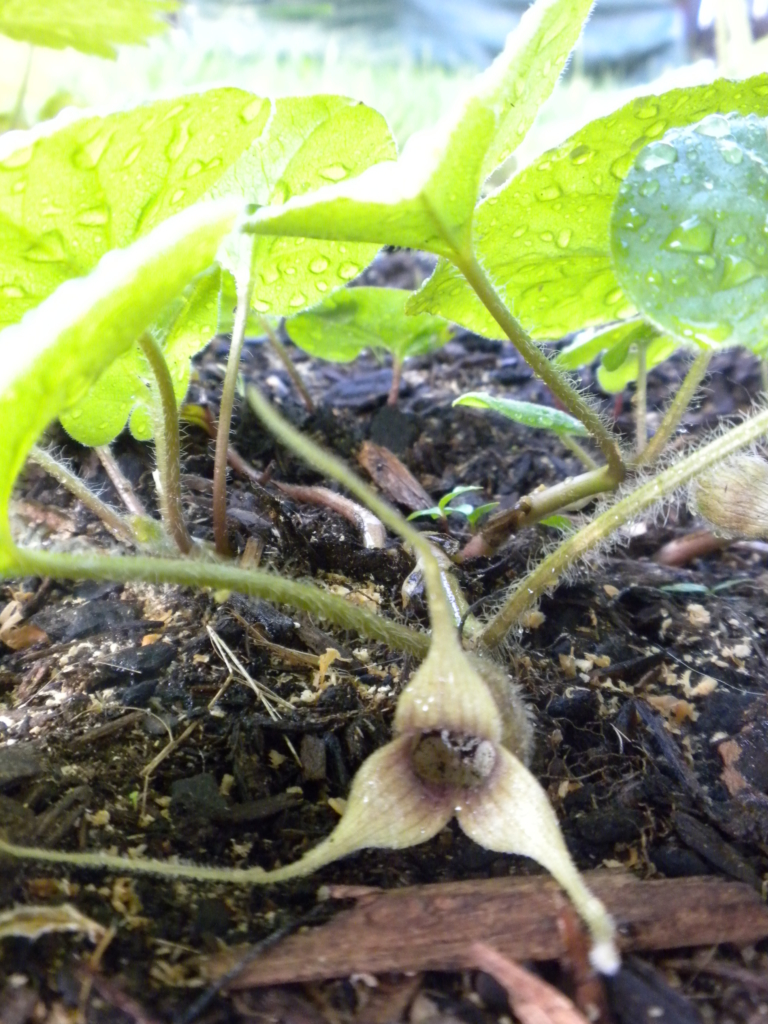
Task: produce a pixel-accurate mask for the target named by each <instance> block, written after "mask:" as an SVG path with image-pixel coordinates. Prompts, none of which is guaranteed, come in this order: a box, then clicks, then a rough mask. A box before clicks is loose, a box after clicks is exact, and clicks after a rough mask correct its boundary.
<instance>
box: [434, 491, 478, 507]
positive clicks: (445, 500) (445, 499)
mask: <svg viewBox="0 0 768 1024" xmlns="http://www.w3.org/2000/svg"><path fill="white" fill-rule="evenodd" d="M468 491H482V487H478V486H477V484H470V485H469V486H466V485H464V484H462V485H460V486H459V487H454V489H453V490H452V491H449V492H448V493H447V494H444V495H443V496H442V498H441V499H440V501H438V503H437V507H438V508H439V509H440V510H441V511H442V512H445V511H446V506H448V505H450V504H451V502H452V501H453V499H454V498H458V497H459V496H460V495H462V494H467V492H468ZM474 507H475V506H474V505H456V506H454V507H453V509H452V510H451V511H453V512H458V511H459V510H460V509H462V508H469V509H470V510H471V509H473V508H474Z"/></svg>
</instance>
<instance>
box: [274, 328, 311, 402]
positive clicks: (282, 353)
mask: <svg viewBox="0 0 768 1024" xmlns="http://www.w3.org/2000/svg"><path fill="white" fill-rule="evenodd" d="M261 326H262V329H263V331H264V333H265V334H266V336H267V337H268V338H269V343H270V345H271V346H272V348H273V349H274V350H275V354H276V355H277V357H278V359H279V360H280V362H281V363H282V364H283V366H284V367H285V370H286V373H287V374H288V376H289V377H290V378H291V380H292V381H293V384H294V387H295V388H296V390H297V391H298V392H299V394H300V395H301V399H302V401H303V402H304V405H306V407H307V412H314V411H315V403H314V402H313V401H312V395H310V393H309V391H307V385H306V384H305V383H304V381H303V380H302V379H301V374H300V373H299V371H298V370H297V369H296V367H295V366H294V363H293V360H292V359H291V357H290V356H289V355H288V350H287V349H286V347H285V345H284V344H283V343H282V341H280V339H279V338H278V336H277V331H275V330H273V329H272V324H271V323H270V322H269V320H267V318H266V317H265V316H263V317H262V318H261Z"/></svg>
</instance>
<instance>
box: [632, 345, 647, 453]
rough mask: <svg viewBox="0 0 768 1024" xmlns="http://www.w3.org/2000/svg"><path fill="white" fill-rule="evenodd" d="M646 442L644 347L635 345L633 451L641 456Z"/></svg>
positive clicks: (645, 361) (645, 362)
mask: <svg viewBox="0 0 768 1024" xmlns="http://www.w3.org/2000/svg"><path fill="white" fill-rule="evenodd" d="M647 443H648V366H647V359H646V348H645V345H644V344H643V343H642V342H641V343H640V344H639V345H638V347H637V386H636V391H635V451H636V452H637V457H638V459H639V458H641V456H642V454H643V451H644V450H645V446H646V444H647Z"/></svg>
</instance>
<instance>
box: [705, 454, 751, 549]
mask: <svg viewBox="0 0 768 1024" xmlns="http://www.w3.org/2000/svg"><path fill="white" fill-rule="evenodd" d="M690 496H691V505H692V506H693V508H694V509H695V510H696V512H698V514H699V515H700V516H701V517H702V518H703V519H706V520H707V522H709V523H711V524H712V526H713V527H714V528H715V530H717V532H718V533H720V534H722V535H723V536H725V537H741V538H745V539H747V540H764V539H765V538H766V537H768V462H766V461H765V459H761V458H758V457H757V456H756V455H739V456H737V457H736V458H734V459H731V460H730V461H728V462H726V463H724V464H723V465H720V466H717V467H716V468H715V469H713V470H711V471H708V472H704V473H702V474H701V475H700V476H698V477H697V478H696V479H695V480H694V481H693V483H692V484H691V487H690Z"/></svg>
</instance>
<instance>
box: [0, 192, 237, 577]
mask: <svg viewBox="0 0 768 1024" xmlns="http://www.w3.org/2000/svg"><path fill="white" fill-rule="evenodd" d="M241 210H242V204H241V203H240V202H239V201H238V200H233V199H228V200H221V201H219V202H212V203H200V204H198V205H196V206H194V207H193V208H192V209H190V210H186V211H185V212H184V213H180V214H178V215H177V216H176V217H172V218H170V219H169V220H168V221H166V222H165V223H163V224H161V225H159V226H158V227H157V228H155V229H154V231H152V232H151V233H150V234H149V235H148V236H147V237H145V238H142V239H140V240H139V241H137V242H135V243H134V244H133V245H131V246H129V247H128V248H127V249H121V250H116V251H115V252H112V253H109V254H108V255H107V256H105V257H104V259H103V260H101V262H100V263H99V265H98V266H97V267H96V269H95V270H94V271H93V273H92V274H91V275H90V276H88V277H84V278H79V279H78V280H74V281H69V282H67V283H66V284H64V285H62V286H61V287H60V288H59V289H58V290H57V291H56V292H55V293H54V294H53V295H51V296H50V297H49V298H48V299H46V300H45V302H43V303H41V305H39V306H38V307H37V308H36V309H33V310H31V311H30V312H29V313H28V314H27V315H26V316H25V317H24V319H23V320H22V321H21V323H18V324H14V325H12V326H11V327H7V328H6V329H5V330H4V331H2V332H0V354H2V359H1V360H0V423H2V424H3V443H2V445H0V572H2V571H3V570H4V567H7V566H9V565H12V564H13V543H12V540H11V532H10V524H9V521H8V502H9V500H10V496H11V489H12V487H13V482H14V480H15V478H16V476H17V475H18V473H19V471H20V470H21V467H22V466H23V464H24V460H25V458H26V455H27V453H28V451H29V449H30V448H31V447H32V445H33V444H34V443H35V442H36V441H37V439H38V437H39V436H40V434H41V432H42V431H43V430H44V429H45V427H46V426H47V425H48V423H50V421H51V420H52V419H54V418H55V417H56V416H59V415H61V414H62V413H63V412H65V411H66V410H67V409H69V408H71V407H72V406H73V405H74V404H75V403H76V402H78V401H79V400H80V399H81V398H82V397H83V395H84V394H86V392H87V391H88V389H89V388H90V387H91V386H92V385H93V382H94V381H95V380H96V379H97V378H98V377H99V375H100V374H102V373H103V372H104V370H106V369H107V368H108V367H109V366H110V364H111V363H112V362H113V361H114V360H115V359H116V358H118V356H120V355H121V354H122V353H123V352H126V351H128V349H130V348H131V346H132V345H133V344H134V342H135V340H136V338H138V337H140V336H141V334H142V333H143V332H144V331H145V330H147V329H148V328H149V327H150V326H151V325H152V324H153V323H154V322H155V321H156V320H157V319H158V318H159V317H160V316H161V314H162V313H163V311H164V310H165V309H166V307H167V306H168V305H169V303H172V302H173V301H174V300H175V299H176V297H177V296H178V295H179V294H180V293H181V292H183V290H184V288H185V287H186V286H187V284H188V283H189V282H190V280H191V279H192V278H194V277H195V276H196V275H197V274H199V273H201V272H202V271H204V270H205V269H206V268H207V267H209V266H210V265H211V263H212V261H213V260H214V258H215V255H216V251H217V250H218V248H219V246H220V244H221V241H222V239H223V238H224V236H225V235H226V234H227V233H228V232H229V231H231V230H232V228H233V226H234V224H235V220H236V218H237V216H238V213H239V212H240V211H241Z"/></svg>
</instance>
